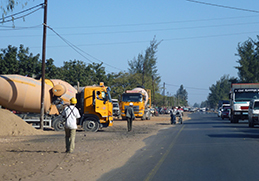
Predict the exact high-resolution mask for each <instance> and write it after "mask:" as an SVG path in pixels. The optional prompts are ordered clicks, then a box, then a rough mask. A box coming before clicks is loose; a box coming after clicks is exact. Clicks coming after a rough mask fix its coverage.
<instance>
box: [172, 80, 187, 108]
mask: <svg viewBox="0 0 259 181" xmlns="http://www.w3.org/2000/svg"><path fill="white" fill-rule="evenodd" d="M175 98H176V100H177V103H178V105H177V106H187V105H188V93H187V91H186V89H184V87H183V85H181V86H180V88H179V89H178V90H177V92H176V94H175Z"/></svg>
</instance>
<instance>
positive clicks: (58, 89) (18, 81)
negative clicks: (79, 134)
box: [0, 75, 113, 132]
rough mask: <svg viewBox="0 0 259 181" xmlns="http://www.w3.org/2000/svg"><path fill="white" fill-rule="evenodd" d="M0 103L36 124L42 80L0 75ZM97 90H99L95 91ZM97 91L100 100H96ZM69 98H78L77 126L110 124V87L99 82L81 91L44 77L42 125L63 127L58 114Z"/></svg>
mask: <svg viewBox="0 0 259 181" xmlns="http://www.w3.org/2000/svg"><path fill="white" fill-rule="evenodd" d="M0 85H1V86H0V105H1V106H3V107H4V108H7V109H10V110H15V111H18V112H20V113H21V114H20V116H21V117H22V118H23V119H24V120H25V121H27V122H28V123H33V124H36V123H39V113H40V105H41V102H40V100H41V81H40V80H36V79H33V78H30V77H26V76H21V75H0ZM97 92H98V93H97ZM97 94H100V95H99V97H100V98H99V99H97ZM72 97H76V98H77V100H78V104H77V107H78V109H79V110H80V114H81V119H80V121H79V122H78V125H81V127H82V128H83V129H84V130H86V131H93V132H95V131H97V130H98V129H99V127H108V126H112V124H113V122H112V120H113V117H112V101H111V96H110V88H109V87H105V86H104V84H103V83H100V85H94V86H86V87H83V88H81V90H80V91H78V90H76V89H75V88H74V87H73V86H71V85H70V84H69V83H67V82H65V81H62V80H59V79H46V80H45V96H44V113H45V115H44V126H45V127H53V128H54V129H55V130H56V131H60V130H63V129H64V126H63V125H64V121H65V119H64V118H63V117H62V116H61V115H60V113H61V112H62V111H63V109H64V106H66V104H69V101H70V99H71V98H72Z"/></svg>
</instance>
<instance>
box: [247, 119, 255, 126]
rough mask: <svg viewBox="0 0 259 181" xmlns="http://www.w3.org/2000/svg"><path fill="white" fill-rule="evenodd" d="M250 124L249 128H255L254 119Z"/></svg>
mask: <svg viewBox="0 0 259 181" xmlns="http://www.w3.org/2000/svg"><path fill="white" fill-rule="evenodd" d="M248 123H249V127H250V128H253V127H254V120H253V119H252V120H251V121H249V122H248Z"/></svg>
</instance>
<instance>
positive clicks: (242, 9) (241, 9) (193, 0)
mask: <svg viewBox="0 0 259 181" xmlns="http://www.w3.org/2000/svg"><path fill="white" fill-rule="evenodd" d="M186 1H190V2H194V3H199V4H205V5H210V6H217V7H221V8H228V9H234V10H240V11H248V12H253V13H259V11H256V10H251V9H244V8H236V7H231V6H224V5H219V4H212V3H206V2H201V1H195V0H186Z"/></svg>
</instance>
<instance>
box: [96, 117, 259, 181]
mask: <svg viewBox="0 0 259 181" xmlns="http://www.w3.org/2000/svg"><path fill="white" fill-rule="evenodd" d="M190 117H191V119H190V120H187V121H185V122H184V123H183V124H182V125H180V124H177V125H176V126H175V127H174V126H172V127H170V128H169V129H164V130H161V131H160V132H159V133H158V135H156V136H152V137H149V138H147V139H146V140H145V142H146V145H147V146H146V147H144V148H143V149H141V150H139V151H137V153H136V154H135V155H134V156H133V157H132V158H131V159H130V160H129V161H128V162H127V163H126V164H125V165H124V166H123V167H121V168H118V169H115V170H113V171H111V172H109V173H107V174H105V175H103V176H102V177H101V179H99V180H100V181H103V180H105V181H107V180H110V181H114V180H125V181H133V180H134V181H135V180H136V181H138V180H141V181H142V180H143V181H151V180H152V181H164V180H174V181H175V180H179V181H180V180H181V181H188V180H191V181H196V180H197V181H203V180H204V181H205V180H206V181H214V180H215V181H219V180H220V181H221V180H222V181H224V180H226V181H232V180H233V181H238V180H240V181H246V180H249V181H253V180H255V181H257V180H259V127H255V128H249V127H248V123H247V121H241V122H240V123H238V124H234V123H230V121H229V120H227V119H225V120H222V119H221V118H218V117H217V115H216V114H213V113H204V114H203V113H193V114H191V115H190ZM129 147H130V145H129ZM115 156H116V155H115Z"/></svg>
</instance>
